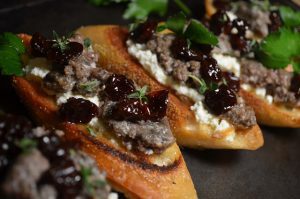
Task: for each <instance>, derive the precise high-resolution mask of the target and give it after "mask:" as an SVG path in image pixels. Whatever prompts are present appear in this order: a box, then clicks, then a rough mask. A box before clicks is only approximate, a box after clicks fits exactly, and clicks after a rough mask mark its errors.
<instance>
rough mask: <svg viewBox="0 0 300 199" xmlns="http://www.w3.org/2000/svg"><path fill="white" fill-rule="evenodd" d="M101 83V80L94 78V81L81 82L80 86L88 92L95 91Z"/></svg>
mask: <svg viewBox="0 0 300 199" xmlns="http://www.w3.org/2000/svg"><path fill="white" fill-rule="evenodd" d="M99 85H100V82H99V81H98V80H92V81H88V82H84V83H80V84H79V87H80V88H81V89H83V90H85V91H87V92H93V91H94V90H95V89H96V88H97V87H98V86H99Z"/></svg>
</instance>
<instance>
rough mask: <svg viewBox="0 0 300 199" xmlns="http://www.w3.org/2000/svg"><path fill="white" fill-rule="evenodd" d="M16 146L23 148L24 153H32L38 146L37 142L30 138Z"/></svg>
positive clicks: (24, 139) (22, 140) (20, 141)
mask: <svg viewBox="0 0 300 199" xmlns="http://www.w3.org/2000/svg"><path fill="white" fill-rule="evenodd" d="M16 145H17V146H18V147H20V148H21V150H22V151H23V152H24V153H27V152H30V151H31V150H32V149H34V148H35V147H36V146H37V141H36V140H32V139H29V138H23V139H21V140H19V141H17V142H16Z"/></svg>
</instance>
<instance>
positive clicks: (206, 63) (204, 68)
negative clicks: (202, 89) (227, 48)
mask: <svg viewBox="0 0 300 199" xmlns="http://www.w3.org/2000/svg"><path fill="white" fill-rule="evenodd" d="M200 75H201V77H202V78H203V79H204V80H205V81H206V82H207V83H211V82H215V83H217V82H219V81H220V80H221V79H222V71H221V69H220V68H219V66H218V65H217V61H216V60H215V59H214V58H212V57H207V58H206V59H204V60H203V61H202V62H201V67H200Z"/></svg>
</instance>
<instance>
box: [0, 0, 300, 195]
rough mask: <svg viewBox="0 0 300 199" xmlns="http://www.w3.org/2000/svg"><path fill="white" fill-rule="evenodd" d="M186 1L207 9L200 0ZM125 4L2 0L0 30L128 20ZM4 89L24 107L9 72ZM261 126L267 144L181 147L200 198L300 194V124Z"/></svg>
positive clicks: (0, 103) (3, 102)
mask: <svg viewBox="0 0 300 199" xmlns="http://www.w3.org/2000/svg"><path fill="white" fill-rule="evenodd" d="M284 2H287V1H284ZM188 4H190V5H191V6H192V8H193V10H194V13H196V15H198V16H200V15H201V14H203V10H202V9H201V1H196V0H195V1H189V2H188ZM123 8H124V5H117V6H116V5H113V6H108V7H105V8H98V7H94V6H92V5H89V4H88V3H86V1H84V0H73V1H72V0H64V1H62V0H1V1H0V32H3V31H12V32H15V33H19V32H26V33H33V32H36V31H39V32H41V33H43V34H46V35H50V34H51V31H52V30H56V31H57V32H59V33H67V32H70V31H72V30H74V29H76V28H78V27H79V26H82V25H90V24H111V23H114V24H126V23H127V22H126V21H124V20H123V19H122V18H121V15H122V10H123ZM171 10H172V11H174V9H171ZM0 93H1V95H0V96H1V97H0V107H1V108H2V109H4V110H6V111H10V112H14V113H24V112H25V111H24V108H23V106H22V105H21V104H20V103H19V101H18V99H17V97H16V96H15V93H14V91H13V89H12V88H11V87H10V86H9V83H8V81H7V78H3V77H1V78H0ZM262 129H263V133H264V137H265V145H264V147H263V148H261V149H259V150H257V151H225V150H202V151H201V150H191V149H183V150H182V151H183V155H184V158H185V160H186V163H187V165H188V168H189V170H190V173H191V175H192V178H193V180H194V184H195V187H196V190H197V192H198V195H199V197H200V198H214V199H215V198H216V199H217V198H220V199H227V198H231V199H235V198H236V199H241V198H243V199H244V198H251V199H252V198H278V199H281V198H283V199H287V198H300V150H299V149H300V130H297V129H285V128H282V129H280V128H269V127H262Z"/></svg>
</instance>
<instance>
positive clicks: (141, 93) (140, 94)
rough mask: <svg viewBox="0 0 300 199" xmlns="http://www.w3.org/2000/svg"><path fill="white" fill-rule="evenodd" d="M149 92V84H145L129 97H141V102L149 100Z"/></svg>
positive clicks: (128, 96)
mask: <svg viewBox="0 0 300 199" xmlns="http://www.w3.org/2000/svg"><path fill="white" fill-rule="evenodd" d="M147 92H148V86H143V87H142V88H141V89H138V90H137V91H135V92H133V93H131V94H129V95H127V98H129V99H139V100H140V101H141V102H142V101H147V100H148V98H147V96H146V94H147Z"/></svg>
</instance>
